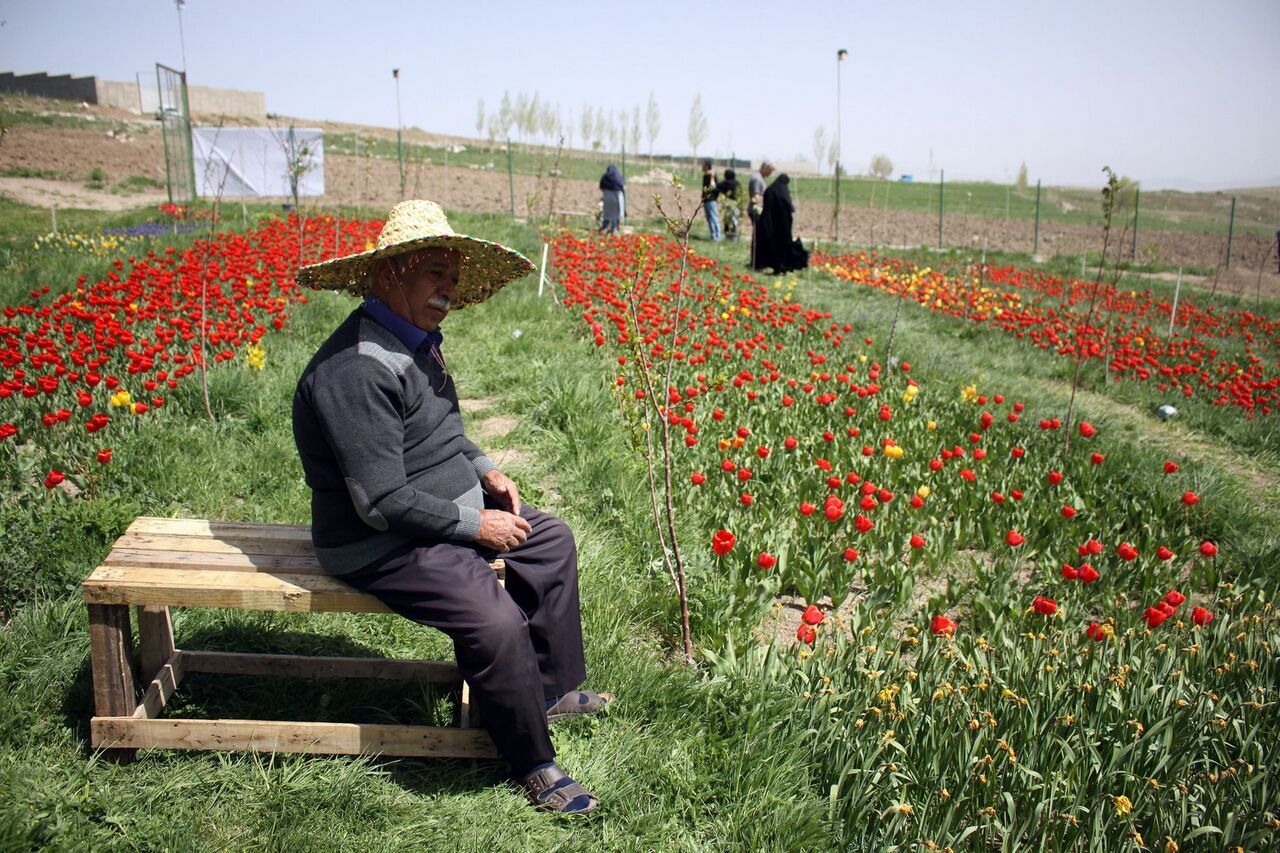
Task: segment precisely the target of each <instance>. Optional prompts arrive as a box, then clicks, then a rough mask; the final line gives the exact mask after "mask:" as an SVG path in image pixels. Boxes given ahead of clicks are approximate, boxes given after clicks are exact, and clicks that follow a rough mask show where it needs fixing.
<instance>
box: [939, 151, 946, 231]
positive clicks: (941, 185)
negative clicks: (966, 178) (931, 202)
mask: <svg viewBox="0 0 1280 853" xmlns="http://www.w3.org/2000/svg"><path fill="white" fill-rule="evenodd" d="M946 185H947V170H946V169H940V170H939V171H938V248H939V249H941V248H942V246H943V243H942V211H943V203H942V195H943V191H944V190H945V189H946Z"/></svg>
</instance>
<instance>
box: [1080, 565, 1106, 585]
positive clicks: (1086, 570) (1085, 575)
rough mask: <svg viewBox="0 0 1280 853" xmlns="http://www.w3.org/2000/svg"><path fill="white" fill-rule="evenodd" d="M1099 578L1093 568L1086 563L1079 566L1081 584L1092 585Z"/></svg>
mask: <svg viewBox="0 0 1280 853" xmlns="http://www.w3.org/2000/svg"><path fill="white" fill-rule="evenodd" d="M1100 577H1102V575H1101V573H1099V572H1098V570H1097V569H1095V568H1094V567H1093V566H1091V565H1089V564H1088V563H1081V564H1080V580H1081V581H1082V582H1084V583H1093V582H1094V581H1096V580H1097V579H1098V578H1100Z"/></svg>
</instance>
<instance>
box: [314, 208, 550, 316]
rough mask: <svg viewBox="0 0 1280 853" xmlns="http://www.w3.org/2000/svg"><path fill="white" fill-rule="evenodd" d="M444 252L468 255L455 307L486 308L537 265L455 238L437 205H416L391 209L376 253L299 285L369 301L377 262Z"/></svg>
mask: <svg viewBox="0 0 1280 853" xmlns="http://www.w3.org/2000/svg"><path fill="white" fill-rule="evenodd" d="M435 246H440V247H443V248H446V249H455V250H457V251H458V252H459V253H461V255H462V270H461V276H460V278H459V280H458V290H457V292H456V294H455V295H454V298H453V306H454V307H455V308H461V307H464V306H467V305H475V304H476V303H477V302H483V301H484V300H486V299H488V298H489V297H490V296H493V294H495V293H497V292H498V291H499V290H500V289H501V288H502V286H503V285H505V284H506V283H507V282H510V281H514V280H515V279H517V278H521V277H522V276H525V275H528V274H529V273H531V272H533V269H534V267H533V263H532V262H531V261H530V260H529V259H528V258H526V257H525V256H524V255H522V254H520V253H519V252H517V251H516V250H515V249H510V248H507V247H506V246H504V245H502V244H501V243H493V242H490V241H488V240H481V239H480V238H478V237H468V236H467V235H465V234H455V233H454V232H453V229H452V228H450V227H449V220H448V219H446V218H445V215H444V211H443V210H442V209H441V208H440V205H438V204H436V203H435V202H434V201H425V200H423V199H410V200H409V201H402V202H400V203H399V204H397V205H396V206H395V207H393V208H391V213H390V214H389V215H388V216H387V221H386V223H384V224H383V226H382V231H381V232H379V234H378V242H377V243H376V244H375V247H374V248H372V249H370V250H368V251H365V252H360V253H359V254H356V255H347V256H346V257H345V258H335V259H333V260H331V261H324V262H323V263H319V264H311V265H310V266H306V267H303V268H302V269H300V270H298V283H299V284H301V285H302V286H303V287H311V288H315V289H316V290H345V291H346V292H348V293H352V294H354V295H356V296H363V295H364V292H365V290H366V288H367V287H368V284H369V271H370V270H371V269H372V268H373V264H374V262H375V261H377V260H379V259H380V258H390V257H394V256H395V255H403V254H406V253H408V252H416V251H418V250H419V249H427V248H432V247H435Z"/></svg>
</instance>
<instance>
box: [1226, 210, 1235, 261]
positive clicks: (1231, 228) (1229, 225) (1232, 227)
mask: <svg viewBox="0 0 1280 853" xmlns="http://www.w3.org/2000/svg"><path fill="white" fill-rule="evenodd" d="M1235 232H1236V197H1235V196H1232V197H1231V221H1230V222H1229V223H1227V263H1226V269H1231V238H1232V237H1233V236H1234V235H1235Z"/></svg>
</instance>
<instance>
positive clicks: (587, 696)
mask: <svg viewBox="0 0 1280 853" xmlns="http://www.w3.org/2000/svg"><path fill="white" fill-rule="evenodd" d="M612 702H613V694H612V693H592V692H590V691H588V690H570V691H569V692H568V693H566V694H564V695H563V696H560V697H558V698H556V699H555V700H554V701H552V700H550V699H548V700H547V722H551V721H553V720H561V719H564V718H565V717H575V716H578V715H579V714H598V713H600V712H601V711H602V710H604V708H605V707H607V706H608V705H610V704H611V703H612Z"/></svg>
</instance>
